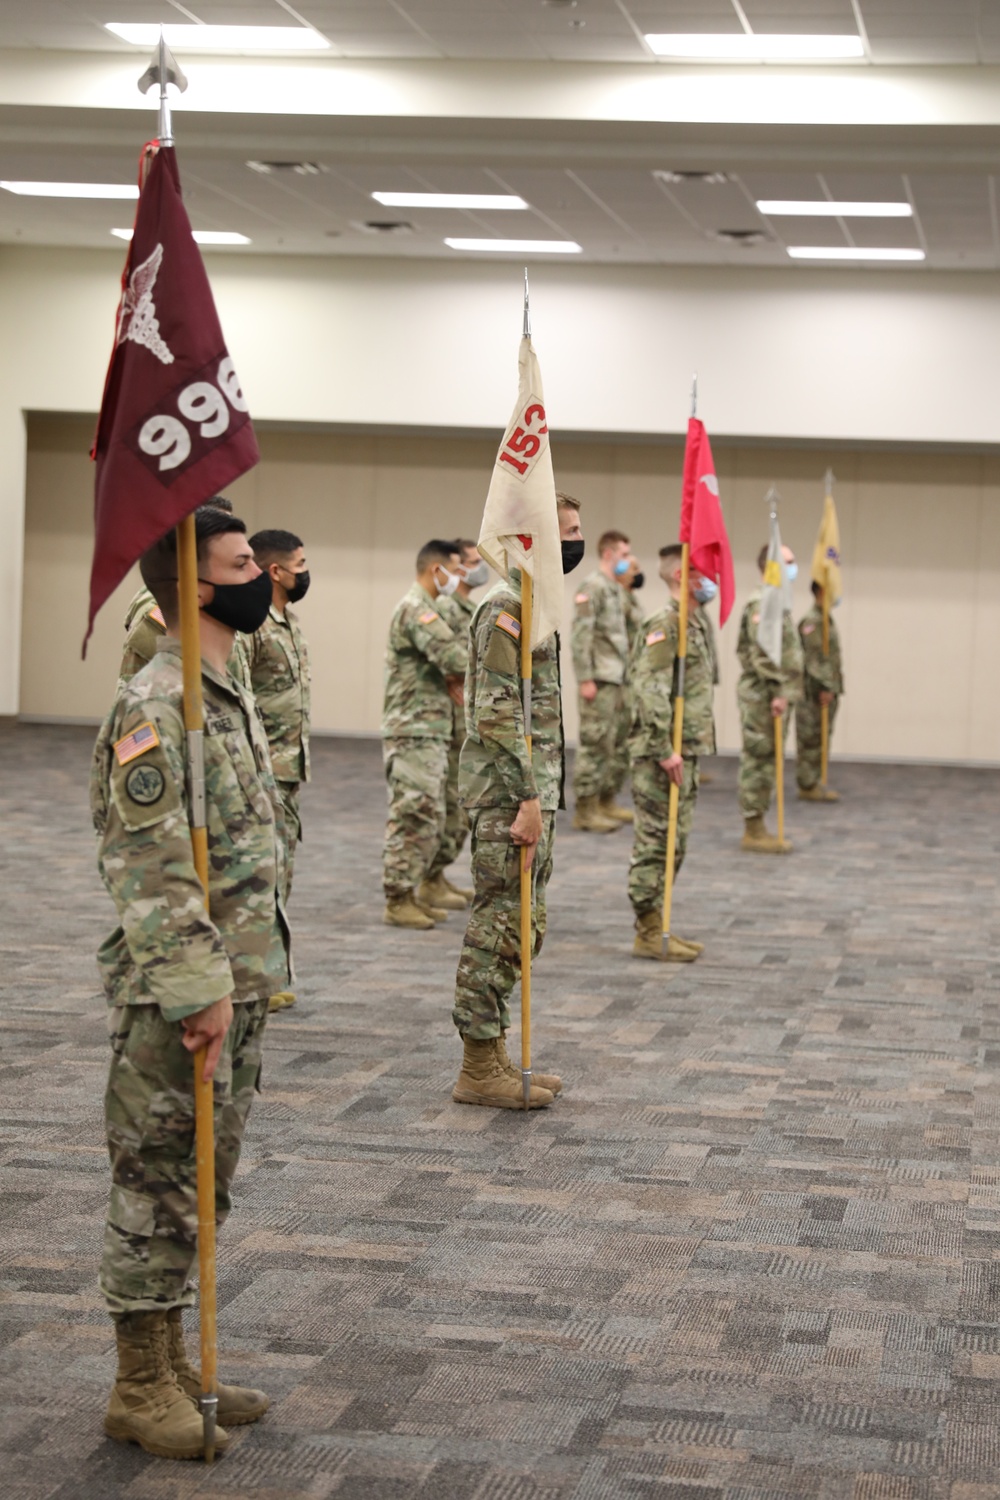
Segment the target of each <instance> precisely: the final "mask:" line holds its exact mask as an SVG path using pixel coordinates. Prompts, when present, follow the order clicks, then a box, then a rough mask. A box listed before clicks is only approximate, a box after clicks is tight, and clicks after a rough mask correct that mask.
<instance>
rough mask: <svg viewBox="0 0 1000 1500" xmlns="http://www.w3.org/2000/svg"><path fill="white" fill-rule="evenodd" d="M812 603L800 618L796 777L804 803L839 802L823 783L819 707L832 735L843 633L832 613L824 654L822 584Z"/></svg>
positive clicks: (816, 585) (838, 696) (840, 681)
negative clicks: (824, 711)
mask: <svg viewBox="0 0 1000 1500" xmlns="http://www.w3.org/2000/svg"><path fill="white" fill-rule="evenodd" d="M812 592H813V605H812V609H810V611H809V613H808V614H806V615H803V617H802V619H801V620H800V621H799V640H800V641H801V642H802V659H803V691H802V697H801V699H800V701H799V705H798V707H797V708H796V710H795V739H796V751H797V761H796V767H795V770H796V780H797V781H798V787H799V797H800V798H801V800H802V801H803V802H839V801H840V796H839V793H837V792H835V791H833V790H832V788H830V787H828V786H823V785H821V783H820V779H819V778H820V773H821V771H822V769H823V733H822V725H823V721H822V714H821V712H820V709H821V707H822V705H823V704H826V709H827V714H828V716H829V731H828V732H829V736H830V738H831V739H832V738H833V721H834V719H835V718H836V717H837V707H838V705H839V703H840V699H841V697H842V695H843V692H844V672H843V666H842V663H841V655H840V632H839V631H838V630H837V626H836V624H835V623H834V619H833V615H832V614H831V615H830V654H829V655H828V656H825V655H824V654H823V585H822V584H821V583H816V582H814V583H813V585H812Z"/></svg>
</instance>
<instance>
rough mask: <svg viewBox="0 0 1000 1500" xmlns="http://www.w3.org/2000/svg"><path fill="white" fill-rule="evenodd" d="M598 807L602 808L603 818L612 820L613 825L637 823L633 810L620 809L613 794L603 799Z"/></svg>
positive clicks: (628, 808) (627, 808)
mask: <svg viewBox="0 0 1000 1500" xmlns="http://www.w3.org/2000/svg"><path fill="white" fill-rule="evenodd" d="M597 805H598V807H599V808H600V811H601V816H602V817H605V818H610V819H611V821H612V823H634V822H635V813H634V812H633V811H632V809H631V808H630V807H619V806H618V803H617V802H616V801H615V799H614V794H613V793H611V792H609V793H608V795H607V796H606V797H602V798H601V799H600V801H599V802H598V804H597Z"/></svg>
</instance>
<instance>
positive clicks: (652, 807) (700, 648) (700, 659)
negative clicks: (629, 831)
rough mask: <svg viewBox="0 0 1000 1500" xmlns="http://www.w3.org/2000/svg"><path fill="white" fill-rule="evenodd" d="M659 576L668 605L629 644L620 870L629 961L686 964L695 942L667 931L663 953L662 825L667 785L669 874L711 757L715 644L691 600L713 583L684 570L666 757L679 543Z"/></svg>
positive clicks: (703, 596) (680, 858) (698, 948)
mask: <svg viewBox="0 0 1000 1500" xmlns="http://www.w3.org/2000/svg"><path fill="white" fill-rule="evenodd" d="M660 577H661V578H662V579H663V581H664V583H665V584H666V585H667V587H668V588H669V590H670V603H669V604H668V605H667V607H666V609H663V610H661V611H660V612H659V614H655V615H652V616H651V617H650V618H649V619H648V620H647V621H646V623H645V628H644V631H643V635H642V638H641V640H640V642H639V644H638V646H637V647H636V653H635V657H634V659H633V672H632V699H633V706H632V730H631V734H630V735H629V754H630V756H631V760H632V796H633V799H634V801H635V838H634V842H633V845H632V862H631V864H630V865H629V872H628V894H629V900H630V901H631V902H632V909H633V911H634V912H635V929H636V938H635V944H634V946H633V948H632V952H633V954H634V955H635V957H636V958H652V959H664V958H665V959H666V960H667V961H668V962H670V963H691V962H692V961H693V960H694V959H696V958H697V957H698V954H699V953H701V952H702V950H703V946H704V945H703V944H702V943H695V942H688V941H686V940H684V939H682V938H678V937H675V936H674V935H673V933H671V934H670V941H669V944H668V948H667V952H666V954H664V952H663V886H664V881H665V878H666V854H667V827H668V824H669V821H670V784H671V782H673V783H674V785H675V786H678V787H679V788H680V797H679V803H678V809H677V843H676V846H675V855H674V875H675V877H676V876H677V875H679V874H680V871H681V866H682V865H683V863H684V855H685V853H686V851H687V841H688V835H689V833H690V832H691V822H692V819H693V817H694V805H695V802H696V801H697V799H698V757H699V756H700V755H714V754H715V718H714V715H713V711H712V700H713V698H714V694H715V671H716V663H715V643H714V641H713V639H712V634H711V625H710V624H709V622H708V619H707V616H706V615H705V613H704V611H703V610H701V609H699V608H698V605H699V604H702V603H704V602H706V601H707V600H708V599H710V598H711V597H712V591H713V590H714V589H715V584H714V583H712V581H711V579H707V578H703V577H702V575H701V574H700V573H699V572H698V570H697V568H691V570H690V572H689V575H688V588H689V612H688V639H687V667H686V673H685V700H684V725H683V745H682V753H681V754H680V755H675V754H674V748H673V733H674V702H675V700H676V697H677V683H676V674H675V663H676V660H677V644H678V640H679V634H680V613H679V604H680V597H681V547H680V545H679V544H676V543H675V544H673V545H672V546H669V547H661V549H660Z"/></svg>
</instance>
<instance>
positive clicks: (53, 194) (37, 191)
mask: <svg viewBox="0 0 1000 1500" xmlns="http://www.w3.org/2000/svg"><path fill="white" fill-rule="evenodd" d="M0 188H6V190H7V192H8V193H21V194H22V195H23V196H24V197H25V198H138V196H139V189H138V188H137V187H136V186H135V184H134V183H128V182H0Z"/></svg>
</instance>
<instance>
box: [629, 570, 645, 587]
mask: <svg viewBox="0 0 1000 1500" xmlns="http://www.w3.org/2000/svg"><path fill="white" fill-rule="evenodd" d="M645 582H646V575H645V573H637V574H636V575H635V577H634V578H633V579H632V587H633V588H634V589H641V588H642V586H643V584H644V583H645Z"/></svg>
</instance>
